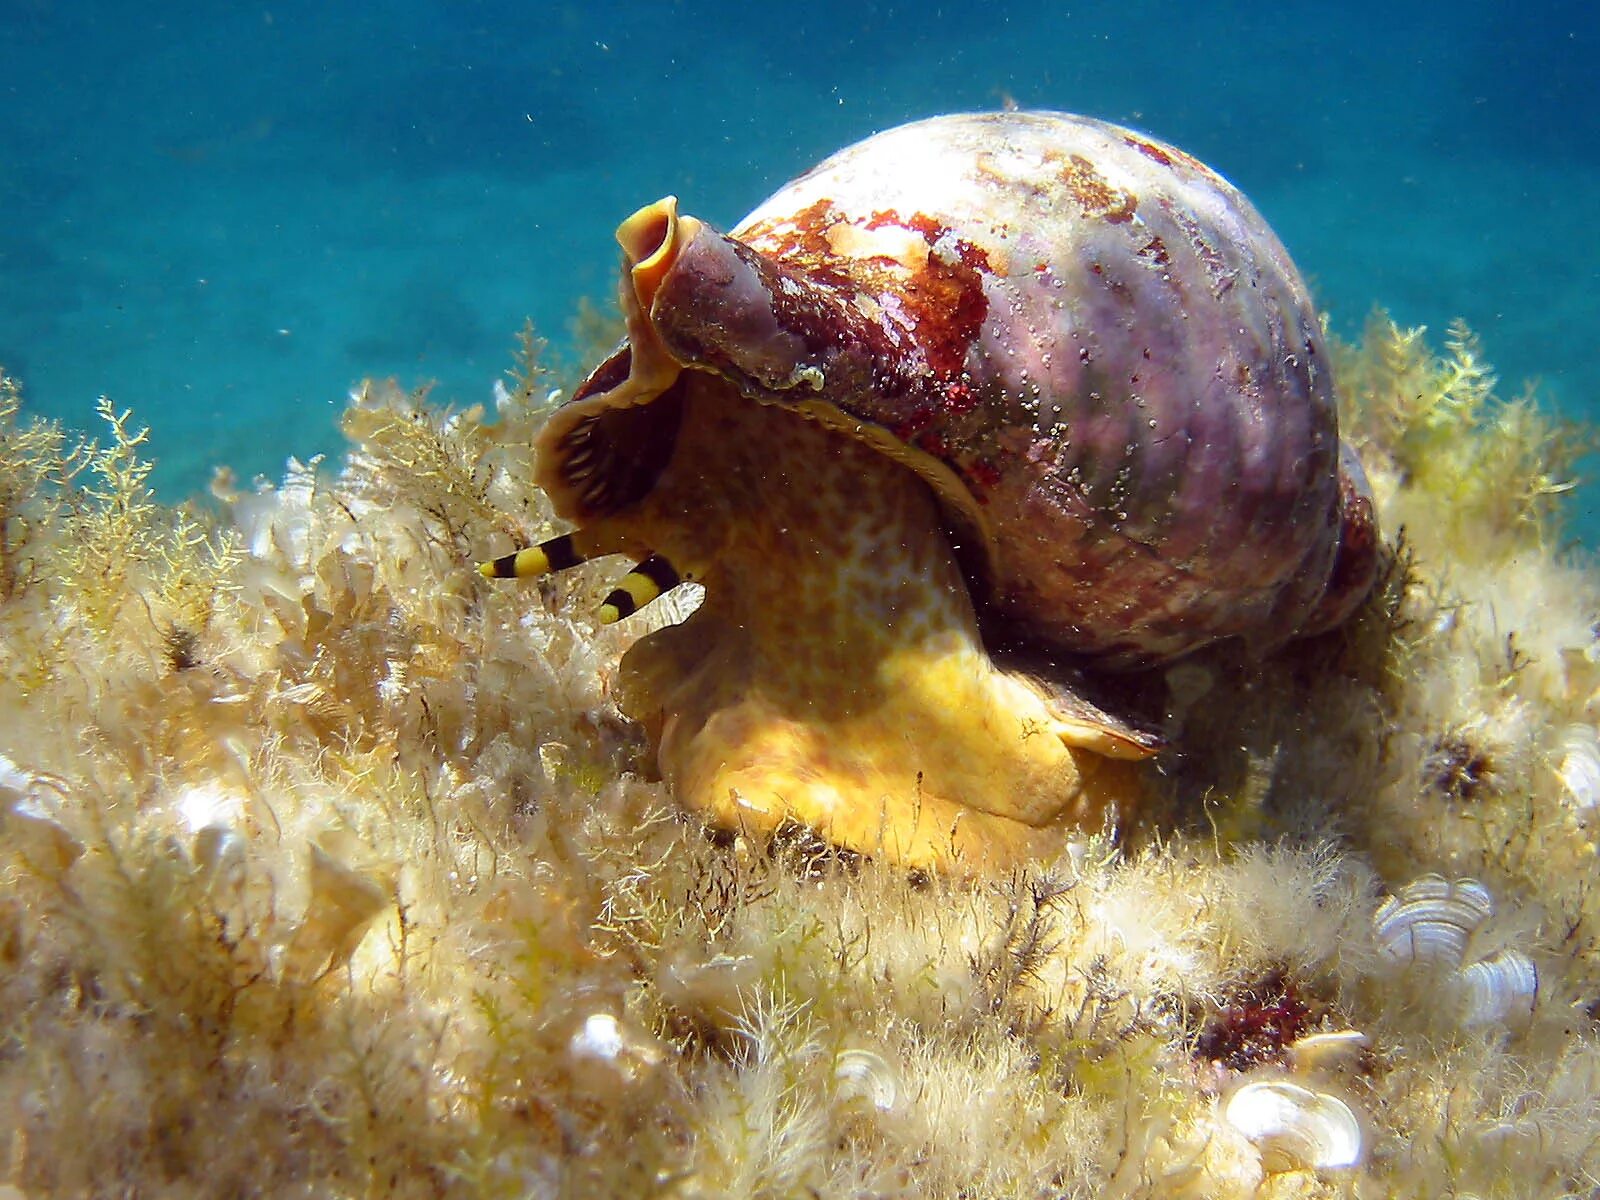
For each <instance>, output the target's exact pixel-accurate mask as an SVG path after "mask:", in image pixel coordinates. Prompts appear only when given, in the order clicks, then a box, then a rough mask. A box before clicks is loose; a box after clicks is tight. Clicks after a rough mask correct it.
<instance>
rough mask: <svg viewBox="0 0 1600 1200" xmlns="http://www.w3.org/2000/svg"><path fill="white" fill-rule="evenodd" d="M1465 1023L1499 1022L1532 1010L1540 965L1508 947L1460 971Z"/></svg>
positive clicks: (1537, 990)
mask: <svg viewBox="0 0 1600 1200" xmlns="http://www.w3.org/2000/svg"><path fill="white" fill-rule="evenodd" d="M1461 985H1462V1001H1461V1023H1462V1024H1463V1025H1498V1024H1501V1023H1503V1022H1506V1021H1515V1020H1520V1019H1523V1018H1525V1017H1527V1016H1528V1014H1530V1013H1531V1012H1532V1011H1533V1001H1534V998H1535V997H1536V996H1537V995H1538V994H1539V968H1538V967H1537V966H1535V965H1534V962H1533V960H1532V959H1531V958H1529V957H1528V956H1527V955H1526V954H1524V953H1523V952H1522V951H1521V950H1517V949H1514V948H1513V949H1506V950H1501V951H1500V952H1499V953H1497V954H1491V955H1490V956H1489V957H1488V958H1483V959H1479V960H1478V961H1477V962H1475V963H1471V964H1469V965H1468V966H1467V967H1466V969H1464V970H1463V971H1462V972H1461Z"/></svg>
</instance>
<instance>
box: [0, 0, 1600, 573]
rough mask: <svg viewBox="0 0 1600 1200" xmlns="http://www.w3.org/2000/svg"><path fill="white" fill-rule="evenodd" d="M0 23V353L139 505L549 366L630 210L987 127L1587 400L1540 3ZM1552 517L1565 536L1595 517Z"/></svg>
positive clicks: (620, 7)
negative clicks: (1064, 125)
mask: <svg viewBox="0 0 1600 1200" xmlns="http://www.w3.org/2000/svg"><path fill="white" fill-rule="evenodd" d="M0 29H3V32H4V34H5V38H6V43H7V45H8V47H9V49H10V53H9V54H8V56H7V58H8V68H7V75H6V79H5V82H4V87H3V89H0V156H3V160H4V163H5V170H4V172H3V173H0V195H3V205H4V213H5V218H4V220H3V221H0V363H3V364H4V366H5V368H6V370H7V371H8V372H9V373H10V374H12V375H13V376H15V377H17V378H18V379H19V380H20V381H21V382H22V384H23V386H24V388H25V389H26V394H27V397H28V400H29V405H30V408H32V410H33V411H35V412H39V413H42V414H45V415H48V416H55V417H60V418H63V419H65V420H66V421H67V422H68V423H69V424H70V425H72V426H74V427H76V428H85V427H88V426H89V425H91V424H92V423H93V417H92V413H93V405H94V402H95V399H96V397H98V396H99V395H101V394H103V393H106V394H109V395H110V396H111V397H112V399H113V401H114V402H115V403H116V404H117V405H118V406H119V407H124V406H131V407H133V408H134V410H135V412H136V415H137V419H138V420H139V422H140V423H142V424H143V423H147V424H149V425H151V426H152V427H153V429H154V434H153V441H152V443H151V446H150V449H151V451H152V453H153V454H154V456H155V457H156V459H157V460H158V467H157V473H156V476H155V478H156V481H157V483H158V485H159V489H160V492H161V494H162V496H163V498H164V499H167V500H169V501H171V500H176V499H179V498H181V497H182V496H183V495H185V494H187V493H189V492H192V491H197V490H200V489H201V488H203V487H204V485H205V483H206V481H207V478H208V476H209V472H210V468H211V467H212V466H213V464H218V463H225V464H228V465H230V466H232V467H233V468H234V469H235V470H236V471H237V472H238V474H239V476H240V477H241V478H242V479H245V480H248V479H250V478H251V477H252V476H254V475H256V474H263V475H266V476H268V477H271V478H277V477H278V476H279V475H280V474H281V472H282V469H283V463H284V460H285V458H286V456H288V455H291V454H293V455H298V456H300V457H301V458H306V457H309V456H310V455H312V454H315V453H319V452H328V453H332V452H336V451H337V450H338V449H339V447H340V445H341V441H340V439H339V437H338V435H337V433H336V418H337V415H338V413H339V412H340V411H341V410H342V408H343V405H344V401H345V397H346V394H347V392H348V390H349V388H350V387H351V385H353V384H354V383H355V382H356V381H357V380H359V379H361V378H362V377H364V376H387V375H393V376H396V377H397V378H398V379H399V381H400V382H401V383H402V385H404V386H412V385H415V384H417V383H421V382H425V381H428V380H433V381H435V382H436V387H435V390H434V392H433V399H434V400H435V401H440V402H447V403H453V404H457V405H468V404H473V403H478V402H485V401H489V400H490V399H491V397H492V389H493V385H494V382H495V380H496V379H497V378H500V377H501V376H502V374H503V372H504V370H505V368H506V367H507V365H508V363H509V361H510V356H511V350H512V344H513V335H514V333H515V331H516V330H517V329H518V328H519V327H520V326H521V325H522V323H523V320H524V318H525V317H531V318H532V320H533V322H534V324H535V326H536V327H537V329H538V330H539V331H540V332H541V333H542V334H543V335H544V336H546V337H547V338H549V339H550V340H551V342H552V344H553V348H554V349H555V350H556V351H557V352H559V351H560V350H561V348H562V343H563V342H564V341H565V340H567V339H568V338H569V337H570V333H569V328H570V325H569V323H570V320H571V317H572V314H573V312H574V311H575V308H576V306H577V304H578V302H579V299H580V298H581V297H595V298H598V299H600V300H601V301H602V302H605V301H606V299H607V297H608V296H609V293H610V291H611V289H612V287H613V283H612V280H613V277H614V272H615V261H616V258H617V251H616V247H615V244H614V243H613V241H612V230H613V228H614V226H615V225H616V223H617V221H618V220H619V219H620V218H621V217H623V216H625V215H626V214H628V213H629V212H631V211H632V210H633V209H634V208H635V207H637V206H638V205H639V204H641V203H645V202H647V201H649V200H652V199H655V198H657V197H658V196H660V195H662V194H665V193H669V192H671V193H676V194H678V195H680V196H681V197H682V198H683V202H684V205H685V207H686V208H687V209H688V210H690V211H693V212H695V213H698V214H700V215H702V216H704V217H706V218H708V219H710V220H712V221H714V222H715V223H718V224H720V225H723V226H724V227H726V226H727V225H729V224H731V223H733V222H734V221H736V220H737V219H738V218H739V217H740V216H742V215H743V214H744V213H745V212H747V211H748V210H749V209H751V208H753V207H754V205H755V204H756V202H757V201H759V200H760V199H761V198H762V197H763V196H765V195H766V194H767V193H769V192H770V191H771V190H773V189H774V188H775V187H777V186H778V185H779V184H781V183H782V182H783V181H785V180H786V179H788V178H790V177H792V176H793V175H795V174H797V173H799V172H800V171H802V170H804V169H805V168H806V167H808V166H809V165H811V164H812V163H814V162H816V161H817V160H819V159H820V158H822V157H823V156H824V155H826V154H827V153H829V152H831V151H832V150H834V149H836V148H838V147H840V146H843V145H845V144H847V143H849V142H852V141H855V140H857V139H859V138H861V137H864V136H865V135H867V134H868V133H870V132H872V131H874V130H878V129H882V128H885V127H887V126H890V125H893V124H896V123H899V122H901V121H904V120H907V119H911V118H915V117H921V116H926V115H930V114H933V113H937V112H944V111H953V110H960V109H979V108H994V107H999V106H1001V105H1004V104H1008V103H1015V104H1017V105H1020V106H1023V107H1038V108H1056V109H1063V110H1068V111H1076V112H1082V113H1087V114H1091V115H1094V116H1098V117H1102V118H1106V119H1109V120H1112V121H1117V122H1121V123H1124V124H1129V125H1132V126H1135V127H1137V128H1139V129H1142V130H1144V131H1146V132H1149V133H1151V134H1154V135H1155V136H1158V137H1160V138H1162V139H1165V140H1168V141H1172V142H1175V143H1176V144H1178V145H1179V146H1181V147H1183V148H1184V149H1186V150H1188V151H1190V152H1192V153H1193V154H1195V155H1197V156H1198V157H1199V158H1201V159H1202V160H1204V161H1206V162H1207V163H1209V164H1211V165H1212V166H1213V167H1215V168H1217V169H1218V170H1220V171H1221V172H1222V173H1223V174H1225V175H1227V176H1228V177H1229V178H1230V179H1232V180H1233V181H1234V182H1235V183H1236V184H1238V185H1240V186H1241V187H1242V188H1243V189H1244V191H1245V192H1246V193H1247V194H1248V195H1249V196H1250V197H1251V198H1252V199H1253V200H1254V201H1255V203H1256V204H1257V206H1258V207H1260V208H1261V209H1262V210H1263V212H1264V213H1265V214H1266V216H1267V218H1268V220H1269V221H1270V222H1271V223H1272V224H1273V226H1274V227H1275V228H1276V229H1277V231H1278V232H1279V234H1280V235H1281V236H1282V237H1283V239H1284V241H1285V242H1286V243H1287V244H1288V246H1289V248H1290V251H1291V253H1292V254H1293V255H1294V257H1295V259H1296V260H1297V262H1298V263H1299V265H1300V267H1301V269H1302V270H1303V271H1304V272H1305V273H1306V275H1307V276H1308V277H1309V278H1310V280H1311V281H1312V283H1313V286H1314V288H1315V290H1316V293H1317V295H1318V297H1319V301H1320V303H1321V305H1322V306H1323V307H1324V308H1326V309H1327V310H1328V311H1329V312H1330V313H1331V314H1332V320H1333V324H1334V327H1335V329H1336V330H1338V331H1341V332H1344V333H1353V332H1355V331H1356V330H1358V329H1359V328H1360V326H1361V323H1362V322H1363V320H1364V319H1365V317H1366V316H1367V314H1368V312H1369V310H1370V308H1371V307H1372V306H1373V305H1374V304H1381V305H1383V306H1384V307H1385V308H1387V309H1388V311H1389V312H1390V313H1391V314H1392V315H1393V316H1394V318H1395V319H1396V320H1397V321H1399V322H1400V323H1401V324H1402V325H1409V324H1426V325H1428V326H1429V327H1430V328H1431V329H1432V330H1433V331H1434V333H1435V335H1441V334H1442V332H1443V330H1444V327H1445V325H1446V323H1447V322H1448V321H1449V320H1450V319H1451V318H1453V317H1462V318H1465V319H1466V321H1467V322H1468V323H1469V324H1470V325H1471V326H1472V328H1473V329H1474V330H1475V331H1476V332H1477V333H1478V334H1479V335H1480V337H1481V339H1482V343H1483V346H1484V351H1485V356H1486V357H1487V359H1488V360H1489V361H1490V362H1493V363H1494V364H1496V367H1497V368H1498V369H1499V371H1500V373H1501V379H1502V383H1501V391H1502V392H1503V393H1505V394H1508V395H1510V394H1515V393H1517V392H1519V391H1521V390H1522V388H1523V386H1524V383H1525V381H1528V380H1535V379H1536V380H1537V381H1538V387H1539V394H1540V395H1541V397H1542V398H1543V399H1544V401H1545V402H1547V403H1548V404H1549V405H1551V406H1553V407H1554V408H1555V409H1556V410H1558V411H1560V412H1562V413H1564V414H1566V415H1569V416H1576V417H1593V416H1595V415H1596V409H1597V407H1600V389H1597V388H1596V387H1595V381H1596V380H1597V379H1600V338H1597V336H1596V335H1597V333H1600V320H1597V306H1600V299H1597V297H1600V240H1597V239H1596V238H1595V237H1594V236H1593V234H1592V231H1593V230H1594V229H1595V228H1596V227H1600V104H1597V102H1596V98H1595V88H1594V83H1593V75H1592V72H1593V63H1594V62H1595V60H1596V57H1597V52H1600V21H1597V20H1596V18H1595V16H1594V13H1593V9H1592V8H1591V7H1590V6H1589V5H1588V4H1586V3H1579V2H1576V0H1574V2H1569V3H1549V4H1532V5H1523V6H1517V7H1516V8H1515V10H1513V8H1512V6H1509V5H1505V4H1501V3H1495V2H1493V0H1465V2H1462V3H1456V4H1451V5H1440V4H1417V5H1392V4H1378V3H1360V4H1348V5H1341V6H1328V5H1324V4H1311V3H1304V2H1294V3H1285V4H1277V5H1272V6H1260V5H1252V4H1234V5H1227V4H1219V5H1206V6H1195V5H1188V4H1179V3H1175V2H1173V0H1131V2H1124V3H1118V4H1083V5H1065V4H1062V3H1059V2H1050V3H1007V4H997V3H994V2H992V0H983V2H981V3H980V2H978V0H955V2H951V3H945V4H942V5H924V4H892V3H889V4H886V3H870V2H865V3H864V2H861V0H848V2H845V0H831V2H823V0H810V2H807V3H797V2H795V0H776V2H774V3H767V4H762V5H753V4H732V3H676V4H669V3H662V4H651V5H642V4H622V3H614V2H613V3H583V4H542V3H535V4H512V3H491V2H477V0H454V2H450V3H442V2H433V3H429V2H422V0H406V2H402V3H394V4H388V5H384V6H381V7H372V6H365V5H354V4H326V3H320V2H319V3H309V2H295V0H284V2H277V3H271V4H217V3H209V2H208V3H171V4H163V5H159V6H153V7H149V8H146V7H143V6H132V5H125V4H120V3H110V2H101V3H94V2H81V3H52V2H50V0H4V3H0ZM1588 473H1589V474H1591V475H1592V474H1593V473H1594V472H1593V470H1592V469H1591V470H1590V471H1589V472H1588ZM1585 491H1591V492H1592V489H1585ZM1572 511H1573V516H1574V522H1573V526H1572V529H1571V531H1572V532H1574V533H1575V534H1576V535H1577V536H1578V537H1579V538H1581V539H1582V540H1583V541H1585V542H1586V543H1588V544H1589V545H1597V544H1600V504H1597V503H1596V502H1595V501H1594V499H1593V498H1592V495H1591V496H1588V497H1582V496H1580V498H1579V501H1578V504H1577V505H1575V506H1574V508H1573V510H1572Z"/></svg>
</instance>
